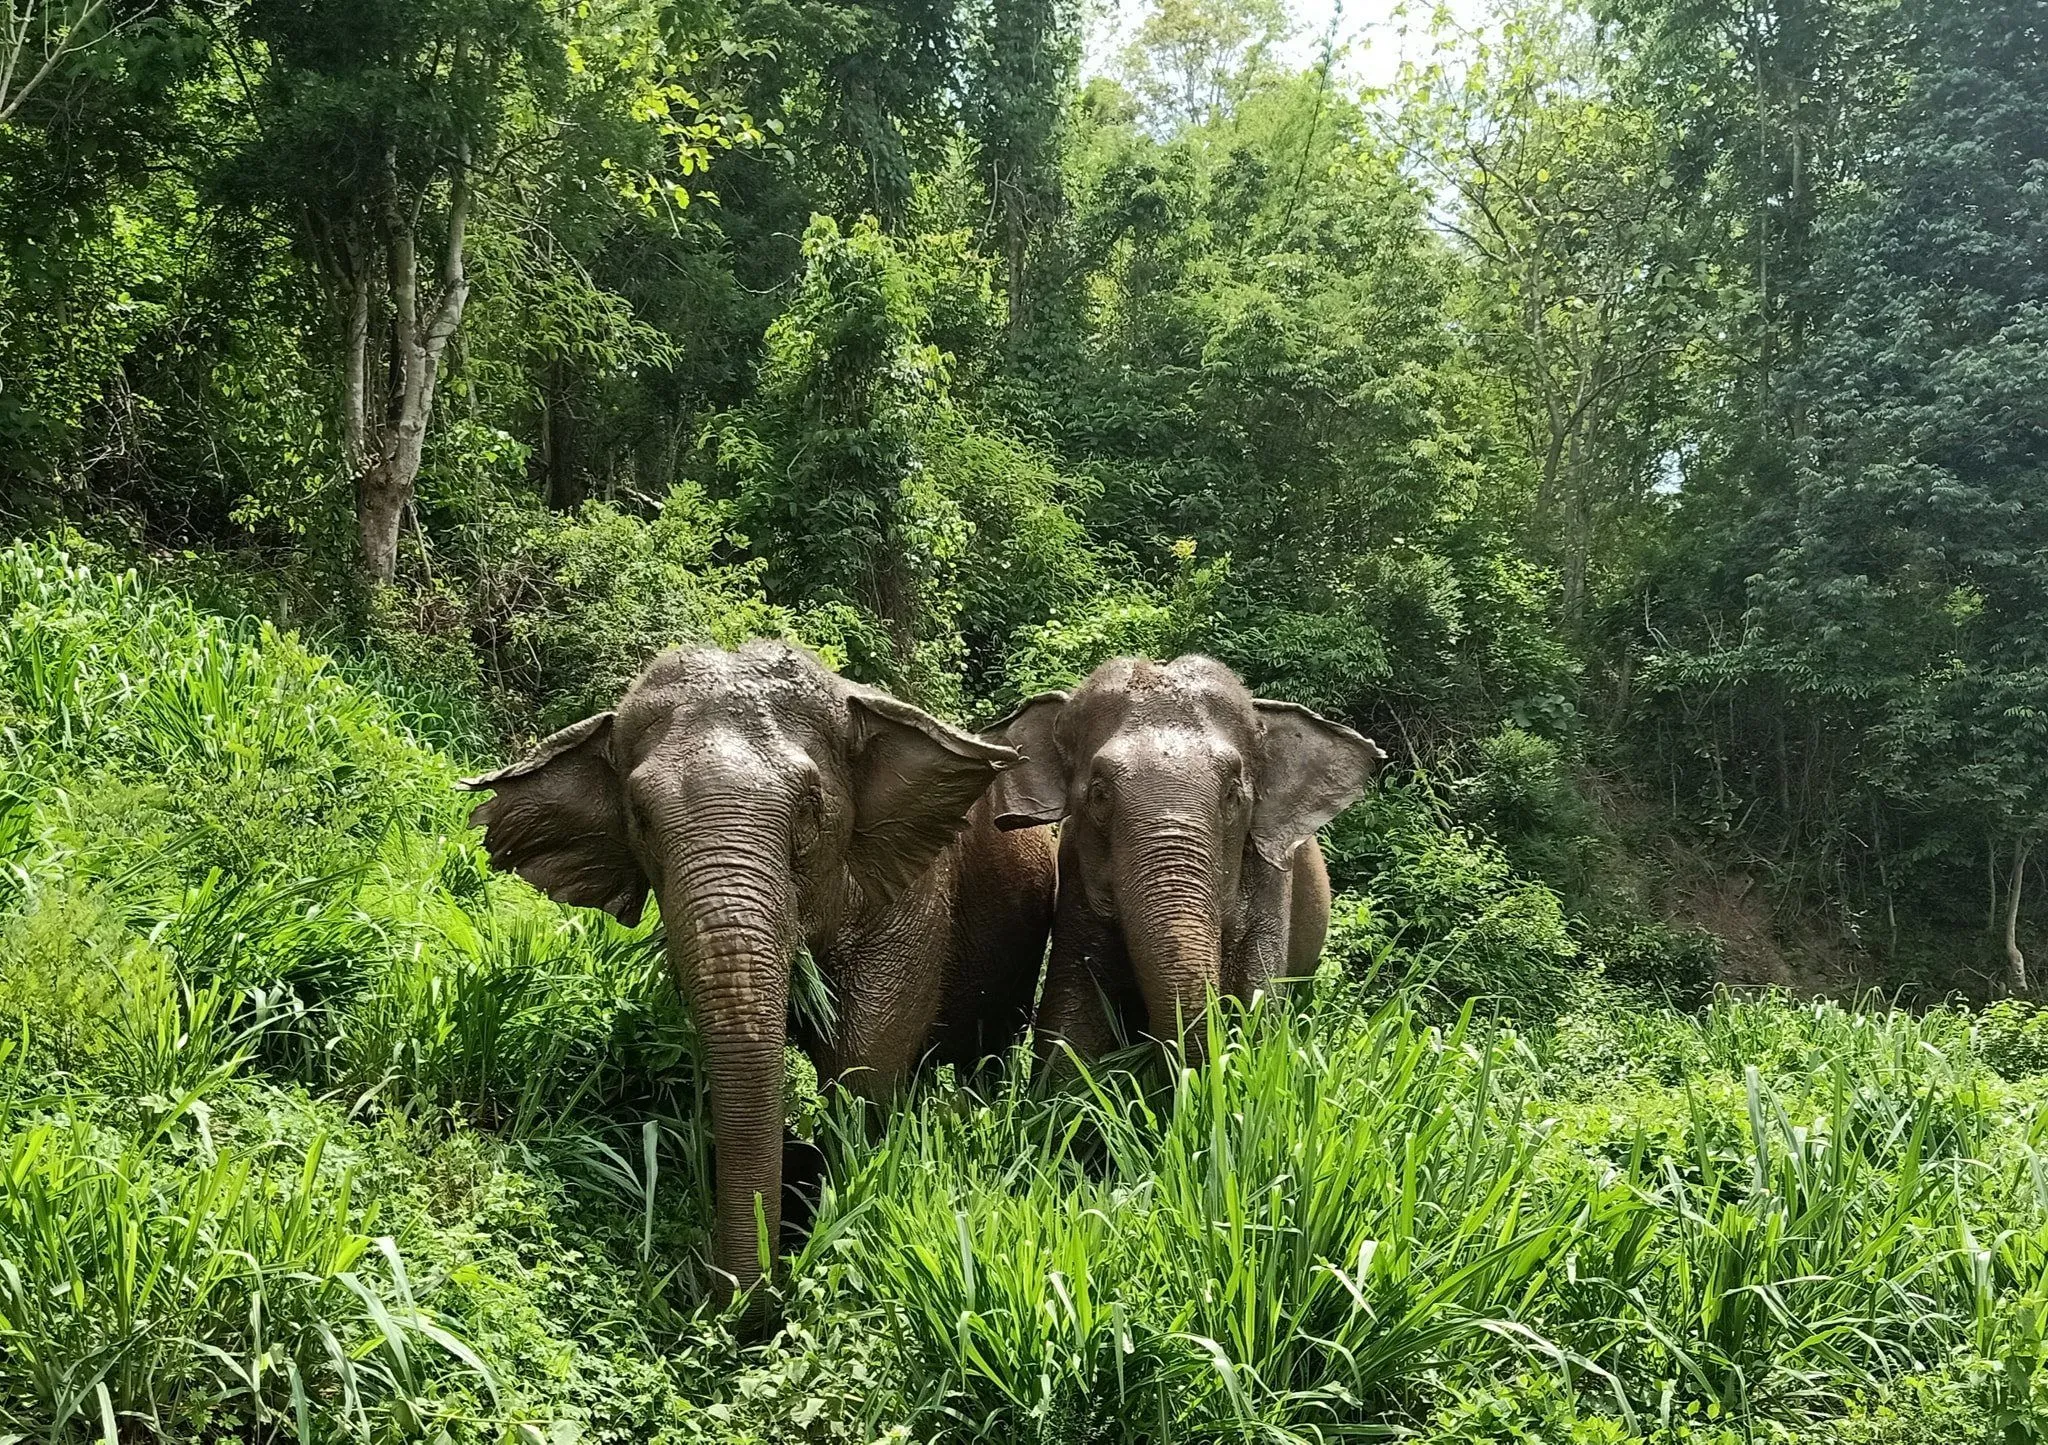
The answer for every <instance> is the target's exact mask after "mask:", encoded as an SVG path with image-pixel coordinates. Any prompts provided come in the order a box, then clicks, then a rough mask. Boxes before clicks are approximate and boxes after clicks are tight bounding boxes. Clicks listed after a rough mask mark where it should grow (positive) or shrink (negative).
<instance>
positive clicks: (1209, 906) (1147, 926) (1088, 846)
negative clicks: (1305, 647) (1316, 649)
mask: <svg viewBox="0 0 2048 1445" xmlns="http://www.w3.org/2000/svg"><path fill="white" fill-rule="evenodd" d="M985 736H988V737H991V738H994V739H996V740H998V741H1001V742H1005V743H1008V744H1010V745H1011V746H1013V747H1015V748H1017V749H1018V750H1019V751H1021V752H1022V753H1023V754H1024V760H1023V762H1021V763H1019V764H1018V765H1017V766H1016V767H1015V768H1013V769H1011V770H1010V771H1009V772H1007V773H1005V774H1004V775H1003V777H1002V778H1000V779H999V780H998V781H997V783H996V785H995V788H994V790H993V792H992V793H991V799H992V805H993V807H994V809H995V812H996V821H997V824H998V826H1001V827H1013V828H1014V827H1028V826H1031V825H1033V824H1038V823H1054V822H1061V823H1063V830H1062V843H1061V856H1062V863H1061V887H1062V889H1063V890H1064V889H1066V888H1068V887H1078V889H1079V890H1080V891H1081V893H1082V895H1083V898H1084V900H1085V902H1086V904H1087V906H1088V908H1089V909H1090V911H1091V912H1093V913H1094V914H1096V915H1097V916H1098V917H1101V918H1103V919H1105V920H1112V921H1114V922H1115V923H1116V924H1117V925H1118V926H1119V927H1120V928H1121V931H1122V934H1123V937H1124V941H1125V944H1126V946H1127V948H1128V949H1129V951H1130V955H1131V962H1132V965H1133V967H1134V969H1135V971H1136V973H1137V975H1138V977H1137V982H1138V984H1139V986H1140V988H1141V989H1142V990H1143V992H1144V994H1145V997H1146V1005H1147V1010H1148V1012H1149V1013H1150V1014H1152V1015H1153V1017H1154V1019H1155V1021H1156V1020H1157V1019H1158V1018H1159V1017H1160V1016H1161V1013H1162V1011H1163V1010H1178V1011H1179V1012H1180V1013H1181V1015H1182V1017H1183V1018H1192V1017H1193V1016H1194V1014H1195V1012H1196V1011H1197V1010H1199V1008H1200V1007H1201V1002H1202V999H1203V996H1204V991H1205V990H1206V989H1210V988H1218V987H1220V986H1221V979H1220V976H1219V975H1220V969H1221V959H1222V956H1223V954H1224V952H1225V951H1226V950H1227V949H1229V948H1231V947H1232V946H1234V945H1235V944H1236V943H1237V941H1238V938H1239V937H1240V936H1241V935H1243V934H1244V933H1245V932H1246V931H1248V930H1254V929H1257V928H1259V927H1261V926H1262V924H1266V923H1273V922H1276V920H1262V919H1261V918H1259V917H1255V916H1248V915H1250V914H1252V913H1255V912H1256V911H1257V909H1258V908H1259V907H1261V906H1262V905H1261V904H1260V903H1259V902H1258V900H1259V899H1260V898H1262V897H1274V898H1278V897H1282V896H1284V890H1281V889H1278V888H1270V887H1269V888H1266V889H1263V890H1261V889H1258V888H1248V887H1247V883H1248V881H1249V882H1258V881H1260V880H1259V879H1257V878H1254V877H1251V876H1250V875H1253V874H1255V873H1256V872H1257V870H1268V872H1267V874H1266V880H1267V881H1272V879H1273V875H1274V874H1275V873H1279V872H1285V871H1286V870H1287V869H1288V868H1289V867H1290V866H1291V864H1292V863H1293V860H1294V857H1295V853H1296V850H1298V849H1299V848H1300V847H1301V845H1302V844H1303V843H1304V842H1305V841H1307V840H1308V839H1309V838H1311V837H1313V836H1314V835H1315V832H1316V830H1317V829H1319V828H1320V827H1322V826H1323V824H1325V823H1327V822H1329V821H1330V819H1332V818H1334V817H1335V816H1336V815H1337V814H1338V813H1340V812H1342V811H1343V810H1344V809H1345V808H1347V807H1349V806H1350V805H1351V804H1352V803H1353V802H1355V801H1356V800H1357V799H1358V798H1359V797H1360V796H1361V795H1362V794H1363V793H1364V792H1365V790H1366V789H1367V787H1369V786H1370V784H1371V781H1372V778H1373V776H1374V774H1375V773H1376V772H1377V771H1378V768H1379V765H1380V764H1381V763H1382V762H1383V761H1385V759H1386V754H1385V753H1383V752H1381V751H1380V749H1379V748H1378V746H1376V745H1375V744H1374V743H1373V741H1372V740H1371V739H1370V738H1365V737H1361V736H1359V734H1357V733H1355V732H1353V731H1352V730H1351V729H1350V728H1347V727H1344V726H1342V725H1340V724H1338V723H1333V722H1330V721H1328V720H1327V719H1325V718H1321V717H1318V716H1317V715H1316V714H1315V713H1313V712H1310V711H1309V710H1308V709H1307V708H1304V707H1298V706H1296V705H1295V704H1293V703H1286V702H1269V701H1267V700H1265V699H1263V698H1254V697H1253V696H1252V695H1251V693H1250V692H1249V691H1247V690H1246V688H1245V686H1244V684H1243V683H1242V682H1240V681H1239V680H1238V677H1237V675H1236V674H1235V673H1234V672H1232V671H1231V670H1230V669H1229V668H1228V667H1225V666H1224V665H1223V664H1222V663H1220V662H1217V661H1215V660H1214V659H1212V658H1207V657H1193V656H1190V657H1181V658H1176V659H1175V660H1174V661H1172V662H1168V663H1154V662H1149V661H1146V660H1145V659H1142V658H1130V657H1122V658H1116V659H1114V660H1112V661H1110V662H1106V663H1104V664H1103V665H1102V666H1101V667H1098V668H1097V669H1096V670H1095V671H1094V672H1093V673H1091V674H1090V675H1089V677H1088V678H1087V680H1086V681H1084V682H1083V683H1082V684H1081V685H1080V687H1078V688H1077V689H1075V690H1074V691H1073V692H1072V693H1071V694H1069V693H1064V692H1051V693H1042V694H1040V695H1039V696H1037V697H1034V698H1032V699H1030V700H1029V701H1028V702H1026V703H1025V704H1024V705H1023V706H1022V707H1020V708H1018V709H1017V710H1016V711H1015V712H1013V713H1011V714H1010V715H1009V716H1008V717H1007V718H1004V719H1003V720H1002V721H1000V722H998V723H997V724H995V726H994V727H992V728H990V729H989V730H988V731H987V733H986V734H985ZM1076 874H1078V876H1075V875H1076ZM1155 1026H1156V1025H1155Z"/></svg>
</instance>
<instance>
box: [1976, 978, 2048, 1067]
mask: <svg viewBox="0 0 2048 1445" xmlns="http://www.w3.org/2000/svg"><path fill="white" fill-rule="evenodd" d="M1977 1032H1978V1039H1979V1042H1980V1046H1981V1047H1982V1049H1983V1051H1984V1062H1985V1063H1987V1064H1989V1065H1991V1067H1992V1068H1994V1069H1996V1070H1998V1072H1999V1073H2001V1074H2003V1075H2005V1077H2006V1078H2008V1079H2024V1078H2031V1077H2032V1076H2034V1075H2036V1074H2048V1009H2043V1008H2042V1007H2040V1005H2038V1004H2035V1003H2031V1002H2029V1001H2027V1000H2025V999H2016V998H2008V999H2000V1000H1999V1001H1998V1002H1997V1003H1994V1004H1992V1005H1991V1006H1990V1007H1989V1008H1987V1009H1985V1010H1984V1012H1983V1013H1982V1014H1980V1015H1979V1016H1978V1020H1977Z"/></svg>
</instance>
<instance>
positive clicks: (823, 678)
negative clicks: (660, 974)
mask: <svg viewBox="0 0 2048 1445" xmlns="http://www.w3.org/2000/svg"><path fill="white" fill-rule="evenodd" d="M1017 760H1018V754H1017V753H1016V752H1015V751H1014V750H1013V749H1011V748H1008V747H1005V746H1002V745H1000V744H996V743H991V742H988V741H985V740H983V739H981V738H977V737H975V736H973V735H972V734H969V733H966V732H962V731H960V730H959V729H957V728H954V727H951V726H949V725H948V724H946V723H943V722H941V721H939V720H938V719H937V718H935V717H932V716H931V715H929V714H928V713H925V712H922V711H920V710H919V709H917V708H915V707H912V706H911V705H910V704H908V703H905V702H902V701H900V700H898V699H896V698H894V697H891V696H889V695H888V694H887V693H884V692H881V691H878V690H876V689H874V688H871V687H866V686H862V685H860V684H857V683H853V682H850V681H847V680H846V679H844V678H841V677H839V676H838V675H837V674H835V673H833V672H831V671H830V670H829V669H827V668H826V667H825V666H824V665H823V664H822V663H821V662H819V661H818V659H817V658H815V657H814V656H812V655H811V654H810V653H808V652H806V651H803V650H802V649H800V648H797V647H793V646H790V645H787V644H783V643H778V642H751V643H748V644H747V645H745V646H743V647H741V648H740V649H738V650H737V651H726V650H724V649H721V648H717V647H710V646H705V647H696V648H689V649H681V650H672V651H667V652H664V653H662V654H661V655H659V656H658V657H656V658H655V659H654V660H653V661H652V662H651V663H649V664H648V666H647V667H646V669H645V670H644V671H643V672H642V673H641V674H640V675H639V677H638V678H636V679H635V680H634V682H633V683H632V684H631V686H629V687H628V688H627V690H626V692H625V694H624V696H623V697H622V698H621V699H620V701H619V703H618V706H617V707H616V708H615V709H614V710H613V711H611V712H604V713H599V714H597V715H596V716H594V717H589V718H585V719H584V720H583V721H582V722H579V723H575V724H573V725H571V726H569V727H566V728H564V729H562V730H561V731H560V732H557V733H555V734H554V735H553V736H551V737H548V738H546V739H545V740H543V741H542V742H541V743H540V744H539V745H538V746H537V747H536V748H535V750H534V751H533V752H532V753H531V754H530V755H529V756H527V757H526V758H524V759H522V760H521V761H519V762H517V763H514V764H513V765H512V766H510V767H507V768H503V769H500V770H499V771H497V772H495V773H491V774H488V775H487V776H484V777H479V778H472V779H468V780H465V782H464V783H463V784H462V786H464V787H465V788H468V789H471V790H488V791H490V792H491V794H492V796H491V797H489V798H487V799H485V800H484V801H483V802H482V803H480V804H479V805H478V806H477V808H476V810H475V812H474V814H473V815H472V821H473V822H474V823H475V824H477V825H480V826H481V827H482V828H483V829H484V846H485V848H486V850H487V851H488V852H489V854H490V858H491V861H492V863H493V865H494V866H496V867H498V868H501V869H505V870H508V871H510V872H514V873H517V874H518V875H519V876H521V877H523V878H525V879H526V880H527V881H528V882H530V883H532V884H534V885H535V886H536V887H538V888H540V889H541V890H542V891H543V892H545V893H547V894H549V895H550V896H552V897H554V898H556V899H558V900H560V901H561V902H563V903H569V904H576V905H581V906H584V907H591V908H601V909H603V910H605V911H606V912H608V913H610V914H612V915H613V916H614V917H616V918H618V919H619V920H620V921H621V922H624V923H627V924H629V925H630V924H633V923H635V922H637V921H638V920H639V918H640V915H641V910H642V908H643V907H644V906H645V903H646V900H647V897H648V895H649V894H650V893H652V894H653V895H654V897H655V898H656V899H657V901H658V902H659V903H660V906H661V916H662V920H663V923H664V925H665V932H666V935H667V952H668V962H669V966H670V970H671V972H672V973H673V974H674V975H675V978H676V981H677V983H678V984H679V985H680V987H681V988H682V991H683V993H684V995H685V997H686V999H687V1000H688V1001H689V1003H690V1005H691V1007H692V1010H693V1012H694V1014H695V1017H696V1020H697V1026H698V1029H699V1031H700V1033H701V1035H702V1037H703V1044H704V1054H705V1060H706V1067H707V1072H708V1083H709V1088H710V1095H711V1119H712V1134H713V1139H712V1142H713V1147H714V1162H715V1172H716V1219H715V1224H714V1233H713V1247H712V1255H713V1263H714V1265H715V1266H716V1270H717V1273H716V1274H715V1275H714V1283H713V1290H714V1295H715V1296H716V1298H717V1299H718V1300H719V1302H720V1303H724V1302H725V1301H727V1300H729V1299H730V1298H731V1297H732V1295H733V1294H734V1292H736V1291H745V1290H748V1289H751V1288H752V1287H753V1286H754V1285H755V1284H757V1283H758V1282H759V1280H760V1277H761V1272H762V1271H761V1263H760V1261H761V1258H762V1254H763V1250H762V1247H761V1234H760V1232H759V1225H758V1224H757V1219H756V1210H757V1209H758V1210H759V1211H760V1212H761V1219H762V1220H764V1221H765V1224H766V1228H767V1235H766V1238H767V1240H768V1241H770V1242H771V1244H772V1243H773V1242H774V1241H776V1240H778V1238H779V1231H780V1214H781V1199H782V1168H783V1155H782V1146H783V1133H784V1129H783V1045H784V1042H785V1040H786V1039H788V1038H789V1036H790V1035H789V1028H790V1018H789V1015H790V1007H789V999H790V975H791V970H792V968H793V966H794V960H795V955H796V950H797V949H798V948H799V947H807V948H808V949H809V950H810V953H811V955H812V957H813V958H814V959H815V960H816V962H817V964H818V966H819V968H820V970H821V971H822V972H823V974H824V975H825V977H826V978H827V980H829V981H830V983H831V984H832V986H833V995H834V1005H835V1006H834V1010H833V1013H834V1025H833V1028H832V1031H831V1036H830V1037H812V1038H800V1039H799V1040H798V1042H800V1043H802V1044H803V1045H804V1046H805V1047H806V1048H807V1049H808V1051H809V1052H810V1053H811V1055H812V1057H813V1058H814V1059H815V1060H816V1061H817V1063H818V1067H819V1074H820V1076H821V1077H824V1078H831V1077H843V1078H844V1079H845V1080H846V1082H847V1083H848V1084H849V1085H850V1086H851V1087H853V1088H855V1089H856V1090H858V1091H860V1092H862V1093H864V1094H866V1095H868V1096H870V1097H882V1096H886V1095H887V1094H889V1093H890V1092H892V1091H893V1090H895V1089H896V1088H897V1087H899V1086H900V1085H901V1084H903V1083H904V1082H905V1080H906V1079H907V1078H908V1076H909V1075H910V1074H911V1072H912V1071H913V1070H914V1069H915V1068H916V1067H917V1065H918V1064H919V1062H920V1060H921V1059H923V1058H924V1057H925V1056H926V1055H928V1054H936V1055H937V1056H938V1057H939V1058H941V1059H946V1060H950V1061H953V1062H956V1063H961V1064H966V1065H972V1064H973V1063H975V1062H977V1061H978V1060H979V1059H980V1057H981V1056H982V1052H983V1051H984V1050H989V1049H994V1048H1000V1047H1001V1046H1002V1044H1003V1043H1004V1042H1005V1041H1007V1040H1008V1039H1010V1038H1012V1037H1015V1036H1018V1035H1021V1033H1022V1031H1023V1029H1024V1028H1025V1026H1026V1025H1027V1023H1028V1020H1029V1014H1030V1009H1031V1003H1032V998H1033V994H1034V991H1035V989H1036V987H1037V983H1038V974H1039V967H1040V964H1041V962H1042V960H1043V957H1044V950H1045V941H1046V936H1047V933H1048V931H1049V930H1050V927H1051V921H1052V907H1053V891H1054V874H1053V867H1054V855H1053V850H1052V847H1051V845H1050V844H1049V843H1048V842H1047V841H1045V840H1044V839H1042V838H1040V839H1031V838H1029V837H1028V836H1027V835H1022V834H1016V833H1004V832H1002V831H999V830H998V829H996V827H995V826H994V822H993V816H992V814H991V813H990V812H989V809H988V807H987V803H986V800H985V798H984V796H983V795H984V793H985V792H986V791H987V789H988V787H989V784H990V783H991V782H992V781H993V780H994V779H995V778H996V777H997V776H998V775H999V774H1000V773H1001V772H1002V770H1003V769H1004V768H1007V767H1009V766H1011V765H1012V764H1014V763H1015V762H1016V761H1017ZM760 1298H761V1297H760V1296H756V1297H755V1300H756V1301H758V1300H759V1299H760ZM751 1307H752V1306H750V1308H751Z"/></svg>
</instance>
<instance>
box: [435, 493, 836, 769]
mask: <svg viewBox="0 0 2048 1445" xmlns="http://www.w3.org/2000/svg"><path fill="white" fill-rule="evenodd" d="M730 528H731V517H730V513H729V510H728V508H727V507H725V506H724V505H723V504H721V503H718V502H714V501H712V500H711V499H710V498H708V497H707V496H706V495H705V494H704V492H703V491H702V490H701V489H700V488H698V487H696V486H695V485H692V484H685V485H683V486H680V487H677V488H676V489H675V490H674V491H673V492H671V493H669V495H668V497H667V499H666V500H665V501H664V502H663V503H662V507H661V511H660V514H659V515H658V516H657V517H655V519H654V520H652V521H647V520H644V519H642V518H640V517H637V516H634V515H633V514H631V513H629V512H625V511H622V510H621V509H619V508H618V507H615V506H613V505H611V504H609V503H605V502H589V503H586V504H585V505H584V506H583V508H582V509H581V510H580V511H578V512H576V513H574V514H571V515H556V514H547V513H533V512H530V511H524V510H518V509H513V508H505V509H503V510H501V511H499V512H498V513H496V514H494V515H493V516H492V517H491V519H490V520H489V522H488V523H486V526H485V531H484V533H483V537H482V541H481V542H480V544H479V552H480V563H481V573H480V576H479V577H478V580H477V582H476V584H475V588H474V592H473V596H472V600H471V602H470V604H469V614H468V621H469V627H470V631H471V634H472V635H473V636H474V637H476V638H477V639H478V646H479V648H480V649H481V652H482V655H483V658H484V674H485V676H486V677H487V678H488V680H489V682H490V685H491V688H492V689H493V691H494V692H495V693H496V694H497V696H498V698H499V702H500V705H501V707H505V708H507V709H509V710H510V711H511V713H512V714H513V715H514V716H515V717H518V718H519V719H520V720H522V721H527V722H530V724H531V726H532V727H533V728H534V729H535V730H537V731H547V730H550V729H552V728H555V727H560V726H563V725H565V724H567V723H570V722H574V721H575V720H576V719H578V718H582V717H588V716H589V715H590V714H591V713H594V712H601V711H603V710H604V709H606V708H608V707H610V706H612V705H613V703H615V702H617V701H618V698H619V695H620V694H621V693H623V692H624V691H625V689H626V685H627V684H628V683H630V682H631V681H632V680H633V678H634V677H635V676H636V675H637V674H638V673H639V671H640V669H641V668H642V667H643V666H644V665H645V664H646V663H647V660H648V659H649V658H651V657H653V656H654V654H655V653H657V652H659V651H660V650H661V649H662V648H664V647H673V646H676V645H678V644H681V643H693V642H696V643H703V642H709V643H715V644H717V645H719V646H721V647H736V646H738V645H739V644H740V643H742V642H745V641H746V640H748V639H749V638H753V637H786V638H791V639H794V640H800V641H805V642H808V643H810V644H811V645H813V646H816V647H819V648H821V649H822V650H824V651H825V652H827V653H828V654H836V653H837V651H838V648H839V646H840V645H842V644H843V642H844V634H845V631H846V626H847V622H846V619H845V618H843V617H841V616H839V615H838V614H836V613H833V612H831V611H829V610H825V611H818V612H814V613H811V614H808V615H805V616H801V617H800V616H799V615H798V614H796V613H793V612H790V611H788V610H787V609H784V608H780V607H775V606H771V605H770V604H769V603H768V601H767V600H766V598H765V597H764V596H763V595H762V591H761V588H762V577H761V570H762V569H761V566H760V564H759V563H755V562H747V561H740V560H734V558H733V553H734V551H735V549H736V548H737V547H738V545H739V543H738V540H737V539H736V538H734V537H733V535H732V533H731V530H730Z"/></svg>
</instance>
